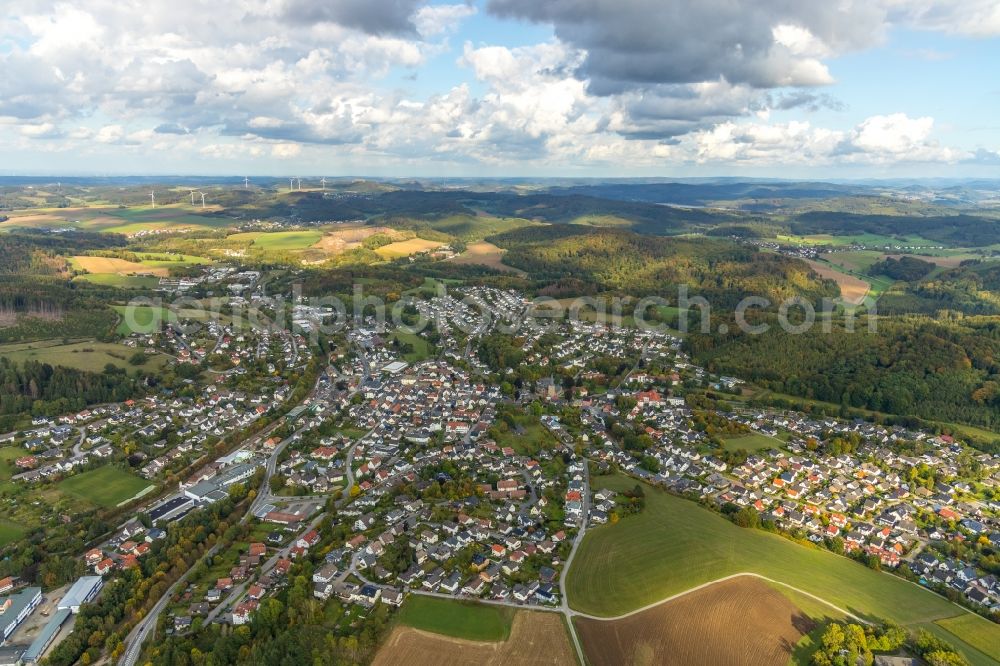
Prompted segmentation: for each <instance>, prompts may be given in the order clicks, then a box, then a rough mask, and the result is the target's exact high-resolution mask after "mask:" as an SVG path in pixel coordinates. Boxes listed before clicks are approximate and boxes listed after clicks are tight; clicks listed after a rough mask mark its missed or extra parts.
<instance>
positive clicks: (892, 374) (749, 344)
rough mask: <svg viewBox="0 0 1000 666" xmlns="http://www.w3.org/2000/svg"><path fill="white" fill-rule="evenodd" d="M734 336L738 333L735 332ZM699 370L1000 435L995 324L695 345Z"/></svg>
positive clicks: (892, 325) (998, 329)
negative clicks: (701, 366) (992, 430)
mask: <svg viewBox="0 0 1000 666" xmlns="http://www.w3.org/2000/svg"><path fill="white" fill-rule="evenodd" d="M732 328H733V329H735V328H736V327H732ZM687 344H688V346H689V348H690V349H691V351H692V352H693V354H694V358H695V360H696V361H697V362H699V363H703V364H705V365H706V366H707V367H708V368H709V369H710V370H712V371H713V372H720V373H724V374H733V375H736V376H740V377H745V378H746V379H748V380H750V381H752V382H754V383H756V384H758V385H760V386H763V387H765V388H767V389H770V390H772V391H776V392H779V393H788V394H792V395H796V396H801V397H805V398H811V399H816V400H822V401H825V402H832V403H835V404H840V405H843V406H845V407H861V408H866V409H871V410H876V411H880V412H886V413H889V414H900V415H913V416H919V417H922V418H925V419H930V420H939V421H947V422H960V423H969V424H974V425H980V426H984V427H987V428H996V427H998V426H1000V323H998V322H996V321H995V320H990V319H985V318H984V319H971V318H970V319H965V320H962V321H956V322H938V321H932V320H928V319H924V318H905V319H904V318H900V319H885V318H882V319H879V320H878V327H877V331H876V332H872V331H870V330H869V329H868V327H867V326H866V325H865V324H863V323H862V324H859V325H858V326H857V327H856V330H855V331H854V332H849V331H847V330H845V328H844V327H843V326H842V325H834V326H833V327H832V329H831V331H830V332H823V331H822V330H821V328H820V326H815V327H813V329H812V330H810V331H808V332H806V333H803V334H801V335H792V334H789V333H786V332H784V331H782V330H781V329H780V328H779V327H777V326H773V325H772V327H771V329H770V330H769V331H768V332H767V333H765V334H762V335H747V334H743V333H740V332H736V333H731V334H729V335H726V336H722V335H718V334H715V335H693V336H690V337H689V338H688V340H687Z"/></svg>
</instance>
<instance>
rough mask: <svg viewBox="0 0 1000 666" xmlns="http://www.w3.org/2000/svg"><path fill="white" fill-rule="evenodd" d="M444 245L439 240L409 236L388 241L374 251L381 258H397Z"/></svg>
mask: <svg viewBox="0 0 1000 666" xmlns="http://www.w3.org/2000/svg"><path fill="white" fill-rule="evenodd" d="M442 245H444V243H442V242H441V241H432V240H425V239H423V238H411V239H409V240H404V241H397V242H395V243H389V244H388V245H383V246H382V247H380V248H378V249H377V250H375V253H376V254H377V255H378V256H380V257H382V258H383V259H399V258H401V257H408V256H410V255H411V254H417V253H418V252H429V251H430V250H433V249H435V248H438V247H441V246H442Z"/></svg>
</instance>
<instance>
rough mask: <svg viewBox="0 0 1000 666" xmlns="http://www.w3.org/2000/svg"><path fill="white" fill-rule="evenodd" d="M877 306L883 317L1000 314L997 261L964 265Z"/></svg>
mask: <svg viewBox="0 0 1000 666" xmlns="http://www.w3.org/2000/svg"><path fill="white" fill-rule="evenodd" d="M878 306H879V312H882V313H883V314H902V313H923V314H930V315H933V314H936V313H938V312H941V311H949V312H960V313H963V314H969V315H995V314H1000V262H995V261H969V262H966V263H963V265H961V266H958V267H956V268H951V269H948V270H945V271H942V272H941V273H938V274H936V275H932V276H930V277H928V278H926V279H923V280H920V281H918V282H914V283H911V284H908V285H904V286H902V287H900V288H898V289H897V290H895V291H894V292H892V293H888V294H886V295H885V296H883V298H882V299H881V300H880V301H879V304H878Z"/></svg>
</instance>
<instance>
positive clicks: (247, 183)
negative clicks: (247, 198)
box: [243, 176, 250, 190]
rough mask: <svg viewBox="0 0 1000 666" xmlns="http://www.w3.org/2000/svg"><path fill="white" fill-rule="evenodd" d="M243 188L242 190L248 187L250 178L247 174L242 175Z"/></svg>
mask: <svg viewBox="0 0 1000 666" xmlns="http://www.w3.org/2000/svg"><path fill="white" fill-rule="evenodd" d="M243 189H244V190H249V189H250V178H249V177H247V176H243Z"/></svg>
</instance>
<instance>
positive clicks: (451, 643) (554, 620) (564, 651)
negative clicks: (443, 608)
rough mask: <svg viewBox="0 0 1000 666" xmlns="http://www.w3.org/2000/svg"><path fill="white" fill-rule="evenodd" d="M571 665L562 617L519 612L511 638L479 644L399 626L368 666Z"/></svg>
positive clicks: (573, 659)
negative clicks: (399, 665)
mask: <svg viewBox="0 0 1000 666" xmlns="http://www.w3.org/2000/svg"><path fill="white" fill-rule="evenodd" d="M396 664H407V666H508V665H509V664H518V666H522V665H524V666H572V665H574V664H576V657H575V656H574V654H573V646H572V645H571V644H570V642H569V637H568V635H567V633H566V628H565V626H564V625H563V619H562V615H560V614H558V613H542V612H534V613H532V612H527V611H520V612H518V614H517V615H516V616H515V617H514V626H513V627H512V628H511V632H510V638H508V639H507V640H506V641H503V642H499V643H484V642H478V641H467V640H462V639H460V638H451V637H449V636H442V635H440V634H432V633H430V632H427V631H420V630H419V629H413V628H411V627H403V626H398V627H396V628H395V629H393V631H392V634H390V635H389V638H388V640H386V642H385V644H384V645H383V646H382V647H381V649H379V651H378V654H376V655H375V660H374V661H373V662H372V666H395V665H396Z"/></svg>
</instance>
